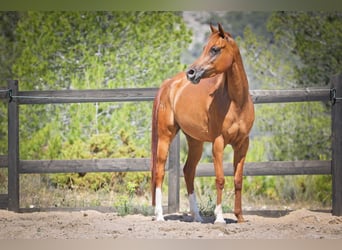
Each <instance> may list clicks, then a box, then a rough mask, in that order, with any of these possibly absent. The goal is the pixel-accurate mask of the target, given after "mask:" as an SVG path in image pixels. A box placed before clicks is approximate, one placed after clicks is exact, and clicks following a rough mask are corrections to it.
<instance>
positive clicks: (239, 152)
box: [233, 138, 249, 223]
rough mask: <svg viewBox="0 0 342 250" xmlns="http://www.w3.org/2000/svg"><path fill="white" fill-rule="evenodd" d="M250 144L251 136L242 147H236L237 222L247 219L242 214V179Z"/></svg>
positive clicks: (235, 207)
mask: <svg viewBox="0 0 342 250" xmlns="http://www.w3.org/2000/svg"><path fill="white" fill-rule="evenodd" d="M248 146H249V138H246V140H245V141H244V142H243V143H242V144H241V145H240V147H238V148H235V147H233V149H234V188H235V204H234V214H235V216H236V218H237V222H238V223H241V222H244V221H245V219H244V218H243V216H242V205H241V197H242V194H241V191H242V180H243V166H244V163H245V159H246V154H247V150H248Z"/></svg>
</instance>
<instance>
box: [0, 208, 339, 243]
mask: <svg viewBox="0 0 342 250" xmlns="http://www.w3.org/2000/svg"><path fill="white" fill-rule="evenodd" d="M165 219H166V221H165V222H156V221H153V220H152V217H151V216H143V215H128V216H124V217H121V216H118V215H117V214H115V213H102V212H98V211H94V210H87V211H77V212H34V213H13V212H9V211H6V210H0V239H85V238H86V239H129V238H134V239H139V238H143V239H217V238H219V239H342V217H336V216H332V215H331V213H329V212H327V211H324V212H314V211H309V210H306V209H300V210H296V211H292V212H289V211H258V212H248V213H247V214H245V219H246V220H248V221H247V222H246V223H242V224H237V223H236V221H235V218H234V215H233V214H225V219H226V224H213V221H214V218H212V217H206V218H205V222H204V223H197V222H190V217H189V216H188V215H186V214H170V215H165Z"/></svg>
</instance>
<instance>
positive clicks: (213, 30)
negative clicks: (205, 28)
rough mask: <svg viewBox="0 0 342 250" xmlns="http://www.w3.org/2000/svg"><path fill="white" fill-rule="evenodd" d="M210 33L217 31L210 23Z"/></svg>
mask: <svg viewBox="0 0 342 250" xmlns="http://www.w3.org/2000/svg"><path fill="white" fill-rule="evenodd" d="M210 29H211V33H215V32H217V29H216V28H215V27H214V26H213V25H212V24H211V23H210Z"/></svg>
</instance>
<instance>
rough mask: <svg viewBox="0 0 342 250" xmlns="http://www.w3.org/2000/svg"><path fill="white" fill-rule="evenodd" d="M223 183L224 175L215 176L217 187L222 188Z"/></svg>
mask: <svg viewBox="0 0 342 250" xmlns="http://www.w3.org/2000/svg"><path fill="white" fill-rule="evenodd" d="M224 183H225V180H224V177H218V178H216V188H217V189H221V190H222V189H223V188H224Z"/></svg>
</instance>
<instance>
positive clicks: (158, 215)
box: [154, 187, 164, 221]
mask: <svg viewBox="0 0 342 250" xmlns="http://www.w3.org/2000/svg"><path fill="white" fill-rule="evenodd" d="M155 192H156V207H155V208H154V214H155V215H156V220H157V221H164V217H163V207H162V192H161V188H159V187H157V188H156V191H155Z"/></svg>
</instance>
